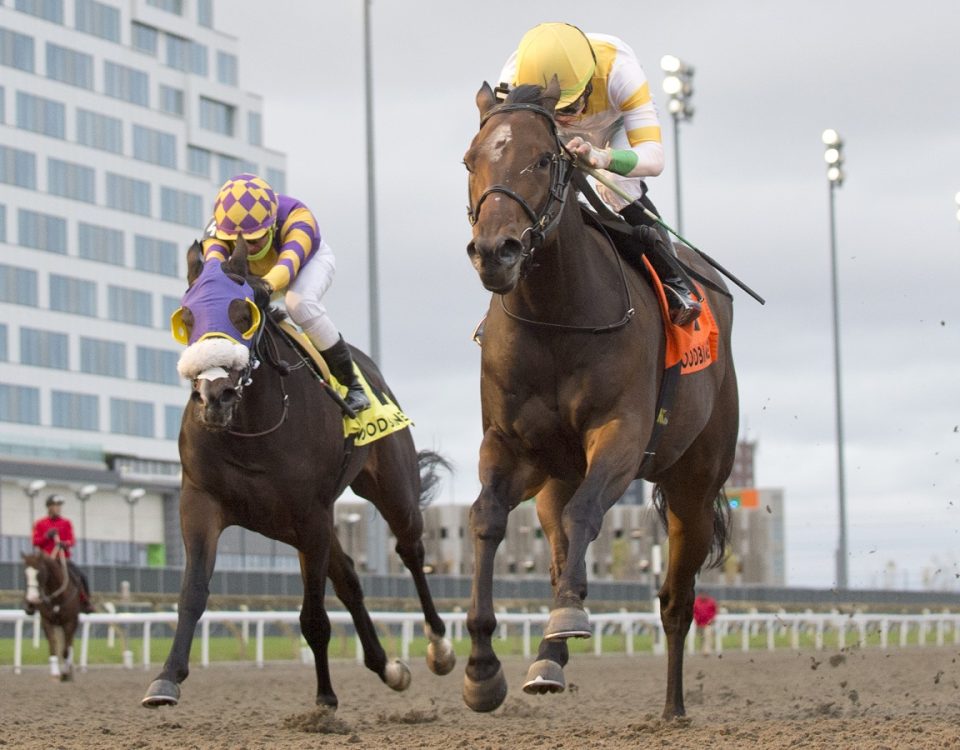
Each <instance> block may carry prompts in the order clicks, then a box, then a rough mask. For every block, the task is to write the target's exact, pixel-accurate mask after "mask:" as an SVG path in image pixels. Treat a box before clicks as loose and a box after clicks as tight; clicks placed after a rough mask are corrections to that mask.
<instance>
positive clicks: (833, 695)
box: [0, 647, 960, 750]
mask: <svg viewBox="0 0 960 750" xmlns="http://www.w3.org/2000/svg"><path fill="white" fill-rule="evenodd" d="M958 659H960V647H954V648H925V649H919V648H912V649H898V650H892V651H888V652H884V651H882V650H880V649H863V650H859V649H855V648H854V649H846V650H844V651H843V652H837V651H823V652H809V651H806V652H789V651H778V652H776V653H767V652H751V653H746V654H745V653H740V652H735V653H731V652H728V653H725V654H723V655H722V656H716V655H714V656H704V655H699V654H698V655H696V656H693V657H689V656H688V657H687V667H686V695H687V699H686V702H687V714H688V717H687V719H685V720H682V721H675V722H671V723H663V722H662V721H660V719H659V715H660V709H661V707H662V705H663V691H664V688H665V665H666V661H665V659H664V658H663V657H655V656H651V655H638V656H634V657H630V658H626V657H623V656H617V655H610V656H603V657H594V656H582V655H578V656H575V657H574V659H573V660H572V661H571V663H570V664H569V665H568V666H567V669H566V675H567V682H568V686H569V689H568V691H567V692H566V693H563V694H560V695H553V696H528V695H525V694H524V693H523V692H522V691H521V690H520V685H521V682H522V679H523V676H524V674H525V672H526V667H527V663H526V662H525V661H523V660H521V659H518V658H516V659H514V658H511V659H508V660H506V661H505V662H504V669H505V672H506V674H507V679H508V681H509V683H510V694H509V695H508V696H507V700H506V702H505V703H504V705H503V706H502V707H501V708H500V709H498V710H497V711H495V712H493V713H491V714H474V713H473V712H471V711H470V710H469V709H468V708H466V706H464V704H463V702H462V700H461V698H460V688H461V684H462V680H463V666H464V664H463V660H461V661H460V663H458V664H457V667H456V669H455V670H454V672H453V673H452V674H450V675H448V676H446V677H436V676H434V675H432V674H430V673H429V672H428V671H427V669H426V666H425V665H424V664H423V662H422V661H417V662H415V663H413V664H411V669H412V671H413V685H412V686H411V688H410V690H409V691H407V692H406V693H394V692H392V691H391V690H390V689H389V688H387V687H386V686H384V685H382V684H381V683H380V682H379V680H378V679H377V678H376V677H375V676H374V675H373V674H371V673H370V672H368V671H366V670H365V669H364V668H362V667H360V666H357V665H355V664H354V663H352V662H345V661H340V662H335V663H334V664H333V670H332V671H333V680H334V687H335V689H336V690H337V693H338V696H339V698H340V709H339V711H338V712H337V714H336V716H335V717H329V716H325V715H324V714H322V713H321V712H320V711H319V710H317V709H316V708H314V706H313V702H312V696H313V692H314V686H315V683H314V676H313V669H312V668H311V667H306V666H302V665H291V664H277V663H274V664H268V665H267V666H266V668H264V669H262V670H259V669H256V668H255V667H252V666H247V665H214V666H211V667H210V668H209V669H206V670H203V669H200V668H196V669H195V670H194V671H193V673H192V674H191V676H190V678H189V679H188V680H187V681H186V682H185V683H184V685H183V697H182V702H181V704H180V705H179V706H177V707H173V708H165V709H160V710H148V709H144V708H141V707H140V703H139V701H140V698H141V696H142V695H143V692H144V690H145V689H146V687H147V685H148V684H149V682H150V680H151V679H152V678H153V676H154V674H155V672H156V671H157V668H156V667H154V668H152V669H151V670H150V671H148V672H145V671H143V670H142V669H139V668H138V669H134V670H123V669H119V668H115V667H100V668H96V669H91V670H90V671H89V672H87V673H86V674H78V675H77V678H76V681H75V682H74V683H72V684H70V683H66V684H60V683H56V682H53V681H52V680H51V678H50V677H48V676H47V675H46V673H45V671H44V670H42V669H40V668H31V669H28V670H26V671H25V672H24V673H23V674H21V675H14V674H13V672H12V670H10V668H9V667H5V668H4V669H3V671H2V672H0V747H2V748H42V749H44V750H47V749H48V748H68V749H70V750H73V749H76V750H81V749H84V748H95V749H99V748H164V750H171V749H173V748H230V749H231V750H236V749H239V748H246V749H247V750H252V749H253V748H271V749H273V748H315V747H349V748H390V749H391V750H405V749H406V748H438V749H439V748H443V750H450V749H451V748H471V749H472V748H479V749H480V750H483V749H485V748H491V749H495V750H496V749H499V748H511V749H513V748H551V749H552V748H570V749H571V750H574V749H577V750H578V749H579V748H627V747H630V748H636V747H644V748H647V747H667V748H709V749H710V750H719V749H720V748H744V747H752V748H788V747H789V748H831V750H832V749H833V748H878V749H879V748H953V747H960V663H958Z"/></svg>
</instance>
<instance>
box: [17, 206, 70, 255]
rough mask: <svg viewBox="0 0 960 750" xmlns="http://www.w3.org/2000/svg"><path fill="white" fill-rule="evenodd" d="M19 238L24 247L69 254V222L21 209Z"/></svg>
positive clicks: (19, 213)
mask: <svg viewBox="0 0 960 750" xmlns="http://www.w3.org/2000/svg"><path fill="white" fill-rule="evenodd" d="M17 225H18V238H19V240H20V245H22V246H23V247H32V248H34V249H35V250H46V251H47V252H48V253H59V254H60V255H66V254H67V220H66V219H62V218H60V217H59V216H51V215H49V214H41V213H38V212H37V211H28V210H27V209H25V208H21V209H19V210H18V211H17Z"/></svg>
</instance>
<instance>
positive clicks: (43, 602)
mask: <svg viewBox="0 0 960 750" xmlns="http://www.w3.org/2000/svg"><path fill="white" fill-rule="evenodd" d="M21 556H22V557H23V565H24V576H25V577H26V586H27V588H26V594H25V596H24V600H25V601H26V603H27V605H28V606H29V607H31V608H32V609H35V610H36V611H38V612H39V613H40V623H41V625H42V626H43V632H44V634H45V635H46V636H47V643H49V644H50V674H51V675H52V676H53V677H59V678H60V680H61V681H62V682H68V681H70V680H72V679H73V636H74V634H75V633H76V632H77V625H78V624H79V623H80V586H79V584H78V583H77V581H75V580H74V579H73V577H72V576H71V575H70V572H69V568H68V567H67V559H66V557H64V556H63V553H62V552H61V550H60V548H59V547H57V548H56V554H54V555H48V554H46V553H45V552H41V551H39V550H37V551H34V552H32V553H30V554H27V553H23V554H22V555H21Z"/></svg>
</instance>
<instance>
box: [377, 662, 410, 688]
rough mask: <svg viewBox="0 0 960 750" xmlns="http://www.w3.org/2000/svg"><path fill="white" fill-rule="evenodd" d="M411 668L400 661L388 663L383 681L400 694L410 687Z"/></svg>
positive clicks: (384, 670)
mask: <svg viewBox="0 0 960 750" xmlns="http://www.w3.org/2000/svg"><path fill="white" fill-rule="evenodd" d="M411 679H412V678H411V677H410V668H409V667H408V666H407V665H406V664H404V663H403V662H402V661H400V660H399V659H394V660H393V661H390V662H387V666H386V667H384V669H383V681H384V682H385V683H387V686H388V687H390V688H393V689H394V690H396V691H397V692H398V693H402V692H403V691H404V690H406V689H407V688H408V687H410V680H411Z"/></svg>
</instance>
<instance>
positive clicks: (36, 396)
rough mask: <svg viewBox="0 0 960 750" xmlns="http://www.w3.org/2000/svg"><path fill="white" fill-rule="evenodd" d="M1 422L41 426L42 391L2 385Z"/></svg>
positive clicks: (0, 392)
mask: <svg viewBox="0 0 960 750" xmlns="http://www.w3.org/2000/svg"><path fill="white" fill-rule="evenodd" d="M0 422H17V423H19V424H40V389H39V388H30V387H28V386H24V385H6V384H5V383H0Z"/></svg>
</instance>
